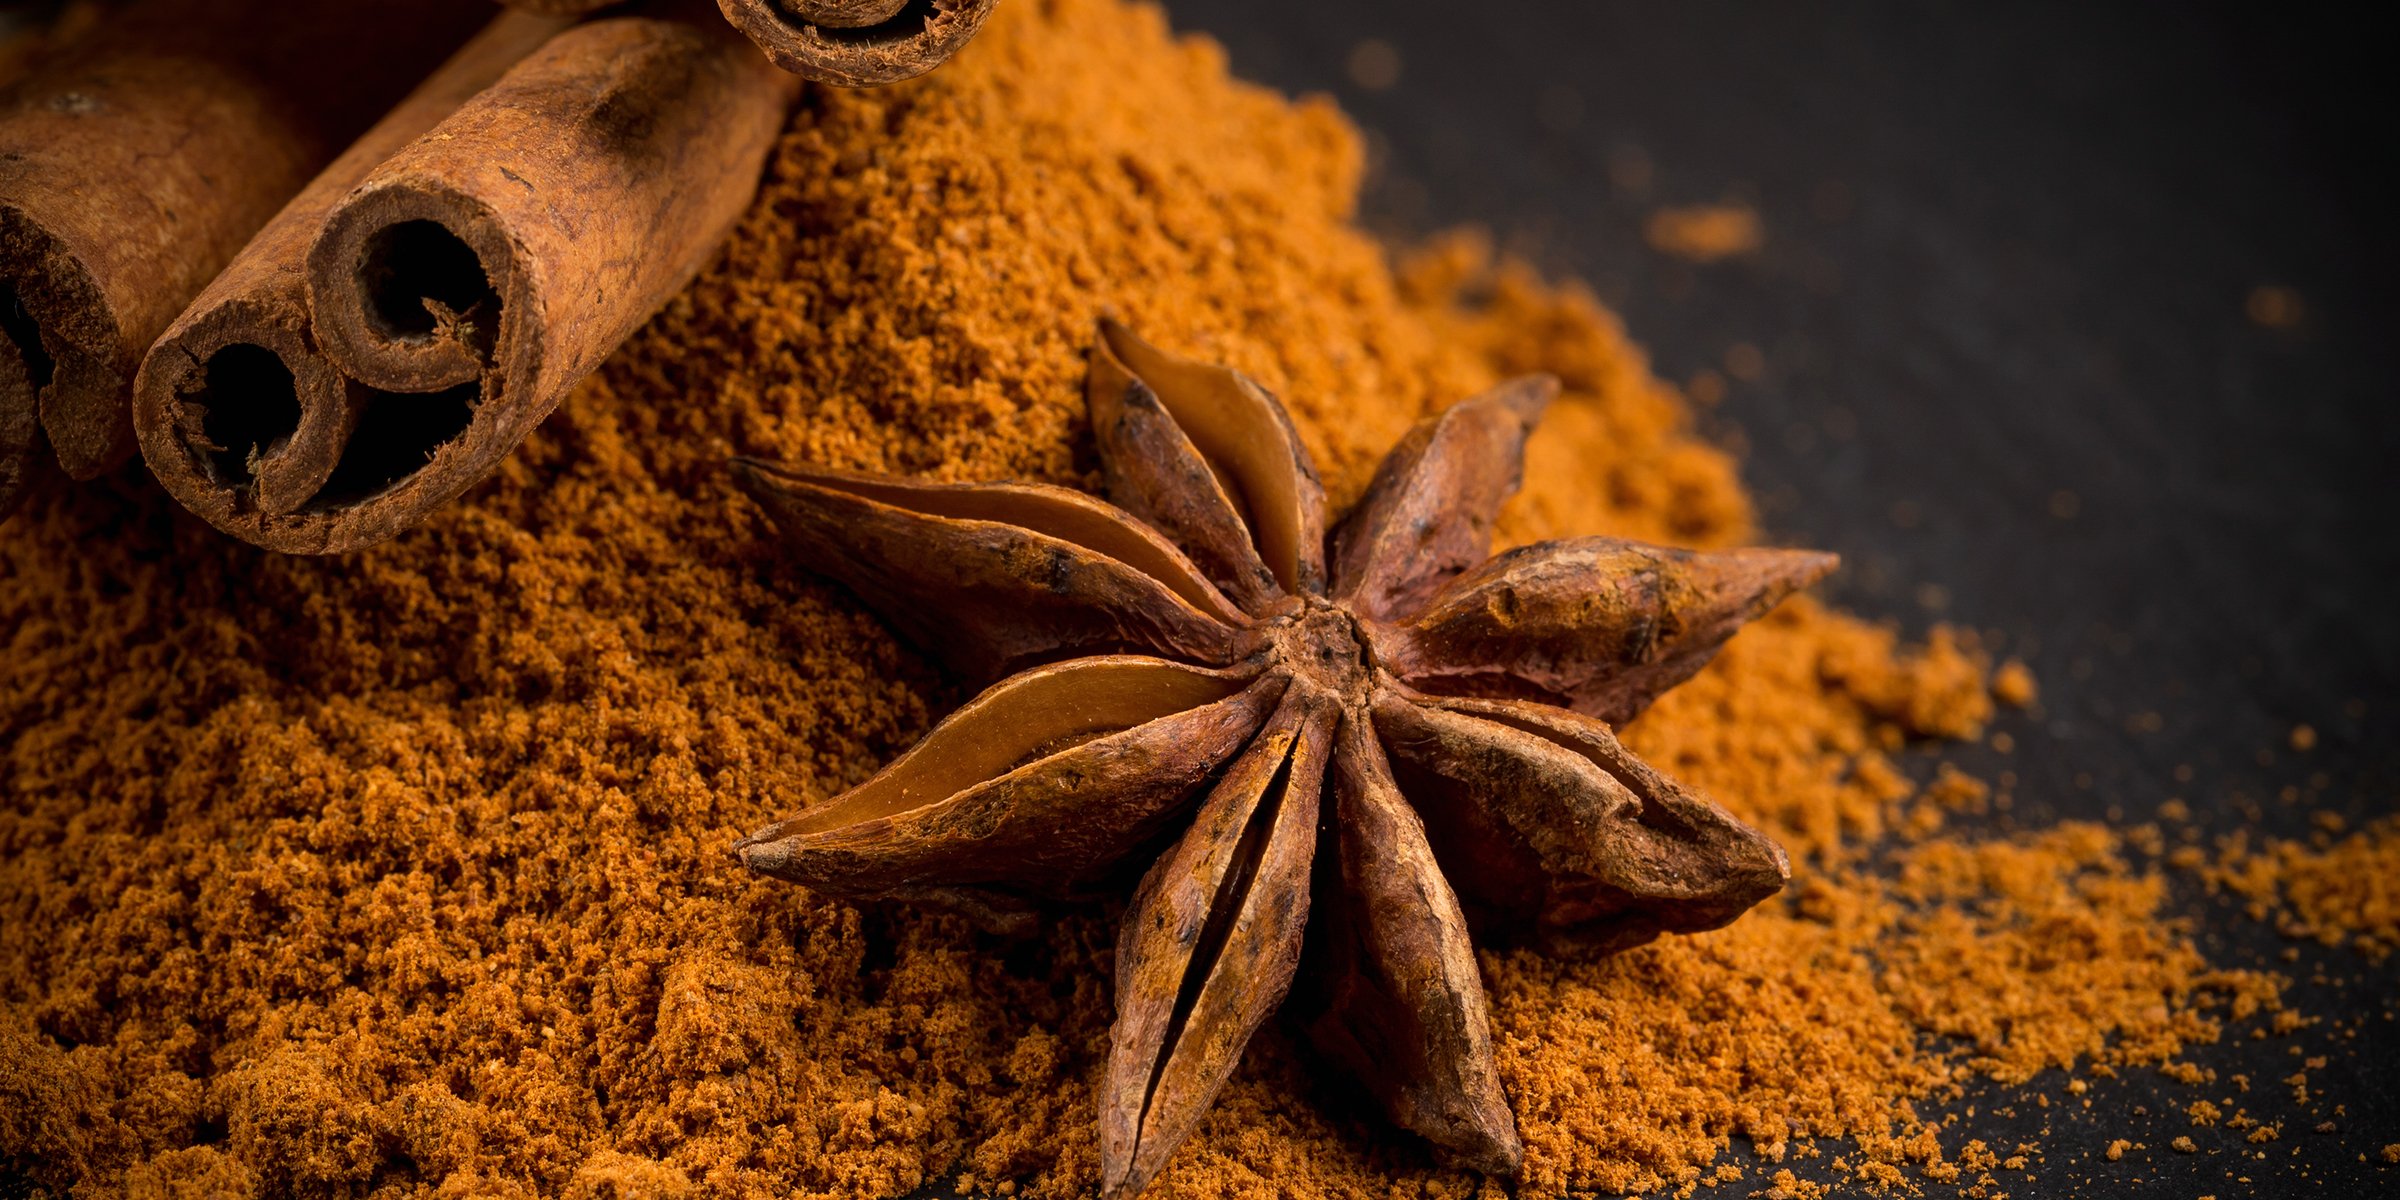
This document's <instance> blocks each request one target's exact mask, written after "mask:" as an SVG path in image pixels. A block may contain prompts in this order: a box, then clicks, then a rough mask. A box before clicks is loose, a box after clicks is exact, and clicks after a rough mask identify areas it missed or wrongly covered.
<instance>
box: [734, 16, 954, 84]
mask: <svg viewBox="0 0 2400 1200" xmlns="http://www.w3.org/2000/svg"><path fill="white" fill-rule="evenodd" d="M993 2H994V0H717V6H718V7H719V8H721V9H723V10H724V12H725V19H726V20H728V21H731V22H733V26H734V28H736V29H739V30H741V31H742V33H743V34H744V35H746V36H747V37H749V39H750V40H751V41H753V42H756V43H757V44H758V48H759V49H761V50H764V51H766V54H767V57H768V58H769V59H771V60H773V61H774V63H775V65H776V66H779V67H782V68H783V69H784V70H786V71H790V72H792V73H794V74H797V75H802V76H805V77H807V78H809V79H814V80H819V81H821V82H824V83H835V84H840V85H842V86H844V87H867V86H870V85H873V84H878V83H894V82H897V81H899V80H902V79H907V78H910V77H912V76H917V75H922V74H924V73H925V72H927V71H930V70H932V69H934V68H935V67H938V66H940V65H942V62H943V60H945V59H947V58H949V57H950V56H951V55H953V54H956V53H957V52H958V49H959V47H961V46H964V45H966V44H967V42H968V40H969V39H971V38H973V37H974V36H975V31H976V30H977V29H980V28H982V27H983V19H984V18H985V17H988V16H990V15H991V13H992V4H993Z"/></svg>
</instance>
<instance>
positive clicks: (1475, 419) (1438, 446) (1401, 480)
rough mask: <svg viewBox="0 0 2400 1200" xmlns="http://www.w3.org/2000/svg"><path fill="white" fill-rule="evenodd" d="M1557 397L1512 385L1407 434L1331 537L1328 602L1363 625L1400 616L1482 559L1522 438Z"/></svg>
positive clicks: (1512, 482) (1518, 472) (1512, 481)
mask: <svg viewBox="0 0 2400 1200" xmlns="http://www.w3.org/2000/svg"><path fill="white" fill-rule="evenodd" d="M1557 395H1558V380H1556V379H1554V378H1552V377H1550V376H1548V375H1528V376H1525V377H1523V378H1519V379H1512V380H1510V381H1509V382H1507V383H1504V384H1501V385H1500V386H1499V387H1496V388H1493V389H1492V390H1491V391H1488V392H1485V393H1483V394H1482V395H1480V396H1477V397H1475V398H1474V399H1472V400H1467V401H1464V402H1462V403H1459V404H1456V405H1453V406H1451V408H1450V409H1449V410H1447V411H1445V412H1443V413H1442V414H1441V415H1439V416H1436V417H1432V418H1429V419H1427V420H1425V421H1421V422H1419V423H1418V424H1417V427H1416V428H1414V429H1411V430H1410V431H1409V432H1408V435H1407V436H1406V437H1403V438H1401V439H1400V442H1399V444H1398V445H1395V446H1393V447H1392V451H1391V453H1390V454H1387V455H1385V456H1384V460H1383V465H1382V466H1381V467H1379V468H1377V469H1376V472H1375V479H1374V482H1372V483H1370V484H1369V485H1368V486H1367V494H1366V496H1365V497H1364V498H1362V499H1361V500H1360V501H1359V502H1358V507H1357V508H1356V509H1354V510H1352V511H1351V514H1350V517H1349V519H1348V520H1345V521H1343V522H1342V525H1341V528H1340V529H1338V530H1336V531H1335V533H1334V539H1333V578H1334V583H1335V592H1334V594H1335V598H1336V599H1339V600H1340V601H1342V603H1344V604H1345V605H1347V606H1349V608H1350V610H1351V611H1352V612H1355V613H1357V614H1358V615H1359V616H1361V617H1365V618H1368V619H1370V620H1378V621H1387V620H1397V619H1401V618H1404V617H1407V616H1409V615H1411V614H1413V613H1416V612H1418V611H1419V610H1421V609H1423V608H1424V607H1425V605H1426V603H1427V602H1428V601H1429V600H1431V599H1432V598H1433V595H1434V593H1435V592H1437V591H1439V590H1440V589H1441V587H1442V585H1444V584H1446V583H1448V582H1450V580H1451V579H1453V578H1455V577H1456V576H1457V575H1459V574H1460V573H1461V572H1463V571H1465V570H1467V569H1468V568H1470V567H1473V566H1474V565H1476V564H1477V563H1480V562H1482V561H1483V560H1484V559H1486V558H1488V557H1490V556H1491V553H1492V520H1493V518H1495V517H1497V516H1498V515H1499V513H1500V505H1501V503H1502V502H1504V501H1506V500H1507V499H1508V498H1509V497H1510V496H1512V495H1514V494H1516V490H1517V484H1518V481H1519V479H1520V478H1521V477H1522V475H1523V473H1524V467H1525V438H1526V435H1527V434H1529V433H1531V432H1532V431H1533V423H1534V422H1535V421H1537V420H1539V419H1541V415H1542V409H1543V408H1545V407H1547V406H1548V405H1549V403H1550V401H1551V399H1552V398H1553V397H1555V396H1557Z"/></svg>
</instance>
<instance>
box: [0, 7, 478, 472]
mask: <svg viewBox="0 0 2400 1200" xmlns="http://www.w3.org/2000/svg"><path fill="white" fill-rule="evenodd" d="M489 15H490V10H489V9H488V8H486V7H483V6H481V5H479V4H478V3H476V0H349V2H346V3H342V4H292V3H289V2H288V0H137V2H135V3H129V4H125V5H122V6H116V7H112V8H109V9H107V10H105V11H104V14H103V15H102V16H101V17H100V18H99V22H100V23H99V27H97V28H95V29H93V30H91V31H90V32H88V33H86V34H85V35H83V36H81V37H78V38H76V39H74V41H73V43H72V44H71V45H68V46H66V47H64V48H63V50H62V52H61V53H60V54H59V55H58V56H57V57H56V58H55V59H54V60H53V61H50V62H47V63H45V64H43V65H42V66H41V67H40V68H38V69H37V70H36V71H35V73H34V74H32V75H30V76H28V77H27V78H25V79H23V80H21V81H19V82H18V83H17V84H16V85H15V86H13V87H11V88H10V89H8V92H7V94H6V96H5V97H4V98H0V312H5V313H6V314H7V316H8V320H7V328H8V333H9V335H10V338H11V341H12V342H13V343H14V345H15V348H16V351H17V353H18V355H19V356H20V357H21V358H22V359H23V360H24V365H25V367H26V371H25V376H24V377H25V382H24V383H22V384H0V411H6V412H9V413H11V414H12V415H11V416H9V417H7V418H0V425H5V424H9V423H11V422H14V423H16V424H22V421H23V414H24V412H25V411H27V410H28V409H31V410H32V411H33V412H34V413H35V414H36V420H37V421H38V423H39V424H40V425H41V427H42V429H43V431H44V435H45V439H46V440H47V442H48V443H49V446H50V448H51V450H52V451H53V452H55V454H56V456H57V461H58V464H59V465H60V466H61V467H64V468H65V470H66V472H67V474H68V475H70V476H72V477H74V478H77V479H89V478H91V477H93V476H95V475H98V474H100V473H102V472H104V471H106V470H108V469H110V468H111V467H113V466H115V465H117V464H118V463H120V462H122V461H123V460H124V459H125V458H126V456H127V455H129V454H130V453H131V451H132V449H133V445H134V439H133V427H132V421H131V419H130V415H129V412H128V405H127V398H128V391H129V389H130V386H131V383H132V380H133V375H134V371H135V368H136V367H137V366H138V364H139V363H140V361H141V358H142V354H143V352H144V351H146V350H148V349H149V347H150V344H151V342H153V341H154V340H156V338H157V337H158V334H159V332H160V331H161V330H163V329H165V328H166V326H167V324H168V322H170V321H172V320H173V319H174V317H175V315H176V314H177V313H179V312H181V311H182V310H183V307H184V306H185V305H186V304H187V303H189V302H190V300H191V298H192V297H193V295H195V294H196V293H198V292H199V290H200V289H201V287H202V286H204V285H205V284H207V282H208V281H209V280H210V279H211V278H212V277H214V276H215V274H216V273H217V272H218V270H220V269H221V268H223V267H224V265H225V263H226V262H227V261H228V260H230V259H231V258H232V257H233V255H234V253H235V252H236V251H237V250H239V249H240V248H241V246H242V244H243V242H244V241H246V240H247V239H248V238H249V237H250V235H251V234H253V233H255V232H257V230H258V228H259V227H260V226H261V225H263V224H265V223H266V221H267V220H268V218H270V217H272V216H273V215H274V214H275V210H276V209H277V208H278V207H280V206H281V205H282V204H283V203H284V201H286V200H288V199H290V198H291V196H292V195H293V193H295V192H297V191H299V190H300V188H301V187H302V186H303V185H305V184H306V183H307V182H308V180H309V177H310V176H312V175H314V174H315V173H316V172H317V171H318V169H320V168H321V167H323V166H324V165H325V163H326V162H328V161H329V160H331V159H332V158H333V157H334V156H335V154H337V153H338V152H339V151H340V150H341V148H342V147H344V146H346V145H348V144H349V143H350V141H351V140H352V139H353V138H355V137H356V136H357V135H358V133H359V131H361V130H362V129H364V128H366V127H367V125H368V124H370V123H371V122H372V121H374V119H375V118H376V117H378V116H380V115H382V113H383V111H384V110H385V109H387V108H389V107H390V106H391V104H392V102H393V101H394V100H395V99H397V98H398V97H399V96H400V95H401V94H402V93H404V92H406V91H407V90H408V88H409V87H410V86H411V85H412V84H414V83H416V82H417V81H418V80H419V79H421V78H423V77H424V74H425V72H426V71H427V70H428V69H430V68H431V67H432V66H433V65H434V63H436V62H438V61H440V59H441V57H442V56H443V55H444V54H446V53H447V52H448V51H449V50H451V49H452V48H453V47H455V46H457V45H458V43H459V42H460V41H461V40H462V39H464V38H465V37H466V36H467V35H468V34H469V33H471V32H472V31H473V29H474V27H475V25H476V24H478V23H479V21H480V20H481V19H485V18H488V17H489Z"/></svg>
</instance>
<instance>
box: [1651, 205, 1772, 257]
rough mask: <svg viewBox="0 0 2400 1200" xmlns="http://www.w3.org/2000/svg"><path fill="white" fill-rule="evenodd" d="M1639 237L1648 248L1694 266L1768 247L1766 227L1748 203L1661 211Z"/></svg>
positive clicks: (1652, 214) (1652, 216) (1652, 217)
mask: <svg viewBox="0 0 2400 1200" xmlns="http://www.w3.org/2000/svg"><path fill="white" fill-rule="evenodd" d="M1642 235H1643V237H1644V238H1646V239H1647V240H1648V241H1649V243H1650V248H1651V249H1653V250H1656V251H1658V252H1659V253H1661V254H1667V255H1672V256H1674V257H1676V258H1680V259H1684V260H1686V261H1688V262H1696V263H1711V262H1716V261H1718V260H1720V259H1727V258H1732V257H1735V256H1736V255H1742V254H1756V253H1757V252H1758V250H1759V248H1760V247H1762V246H1764V245H1766V244H1767V230H1766V226H1765V224H1764V223H1762V222H1761V221H1760V220H1759V219H1758V210H1757V209H1754V208H1752V207H1750V206H1749V205H1747V204H1689V205H1680V206H1677V207H1673V208H1662V209H1659V210H1657V211H1655V212H1653V213H1651V214H1650V219H1649V220H1648V221H1647V222H1645V223H1644V224H1643V225H1642Z"/></svg>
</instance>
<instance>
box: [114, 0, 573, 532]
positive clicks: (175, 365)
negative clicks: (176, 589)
mask: <svg viewBox="0 0 2400 1200" xmlns="http://www.w3.org/2000/svg"><path fill="white" fill-rule="evenodd" d="M566 27H567V19H566V18H563V17H545V16H537V15H534V14H531V13H513V12H512V13H504V14H503V15H501V16H500V17H499V18H497V19H496V20H494V21H492V22H491V23H490V24H489V25H487V26H486V27H485V28H484V30H483V32H482V33H479V34H477V35H476V36H475V37H474V39H473V40H471V41H469V42H468V43H467V44H466V46H464V47H462V48H461V49H460V50H459V51H458V53H456V54H454V55H452V56H451V57H450V60H449V61H448V62H446V63H444V64H442V66H441V68H440V69H439V70H437V71H435V72H434V73H433V74H432V75H431V76H430V77H428V78H427V79H426V80H425V81H424V82H423V83H422V84H419V85H418V87H417V89H416V90H415V91H413V92H411V93H409V95H408V96H407V98H405V99H403V100H402V101H401V102H400V103H399V104H398V105H396V106H395V107H394V108H393V109H392V110H391V111H390V112H389V113H387V114H385V116H384V118H383V119H382V120H381V121H378V122H376V123H375V126H374V128H372V129H369V130H368V131H367V132H366V133H365V134H364V135H362V136H361V137H360V138H359V139H358V141H357V142H355V143H353V144H352V145H351V147H350V149H348V150H346V151H344V152H343V153H342V156H341V157H340V158H337V159H335V160H334V162H333V165H331V166H329V167H327V168H326V169H325V170H324V171H323V172H322V173H320V174H319V175H318V176H317V177H316V179H315V180H313V181H311V182H310V183H309V185H308V187H307V188H305V189H303V190H302V191H301V193H300V194H299V195H298V196H295V197H293V199H292V201H291V202H290V203H289V204H286V205H284V207H283V211H282V212H279V213H277V214H276V215H275V219H274V220H272V221H270V222H268V223H267V226H266V228H264V229H262V230H260V231H259V232H258V236H256V237H254V238H252V239H251V240H250V244H249V245H248V246H245V247H243V249H242V252H241V253H240V254H239V255H236V256H235V257H234V260H233V262H232V263H231V264H229V265H228V266H227V267H226V268H225V270H224V272H223V273H222V274H220V275H218V276H217V278H216V280H215V281H214V282H212V283H211V284H209V286H208V288H207V289H206V290H205V291H203V292H201V294H200V297H199V299H197V300H195V301H194V302H193V303H192V306H191V307H190V308H188V309H186V310H185V311H184V313H183V315H182V316H180V317H178V318H176V320H175V323H174V324H173V325H171V326H169V327H168V329H167V332H166V334H165V335H164V336H162V337H161V338H160V339H159V340H158V343H157V344H156V345H155V346H153V347H152V348H151V350H150V353H149V355H148V356H147V357H146V358H145V359H144V360H143V363H142V368H141V373H140V374H139V375H138V376H137V377H136V380H135V383H134V402H133V424H134V430H135V434H136V436H137V438H138V439H139V441H140V443H141V448H142V457H143V458H144V460H146V461H147V462H148V464H149V466H150V471H151V473H152V474H153V475H156V476H157V477H158V481H159V483H160V484H162V485H164V486H165V487H166V489H167V491H168V492H169V493H170V494H172V495H173V496H174V497H175V498H176V499H177V500H178V501H180V502H182V504H183V505H184V507H186V508H188V509H190V510H192V511H193V512H194V513H197V514H199V515H200V516H201V517H203V518H205V519H206V520H207V521H208V522H209V523H210V524H212V525H215V526H216V527H217V528H219V529H222V530H225V531H226V532H228V533H232V534H234V535H236V536H238V537H241V538H243V539H245V540H248V541H251V542H255V543H257V544H259V545H263V546H268V547H271V548H274V549H278V550H284V551H289V552H299V551H322V550H330V549H340V548H342V547H340V546H338V545H334V544H331V543H330V542H329V541H328V540H327V539H329V538H330V537H331V536H332V535H333V534H335V533H336V532H337V531H338V530H339V529H340V528H341V525H340V523H339V522H335V521H327V520H321V519H317V516H316V515H315V514H304V515H301V516H297V517H295V516H294V515H293V514H295V513H302V512H303V510H304V509H310V508H313V509H316V510H319V511H320V512H322V511H325V510H333V509H338V508H339V507H340V506H341V505H342V504H343V503H344V502H345V500H350V499H356V498H358V497H360V496H363V495H365V494H367V493H369V492H372V491H373V490H375V489H376V488H377V487H378V486H379V484H381V483H384V482H388V478H387V477H388V476H389V475H390V474H392V473H393V472H394V471H396V470H397V471H403V472H404V471H406V470H407V469H410V468H413V467H414V466H416V465H417V464H416V463H414V462H408V461H405V460H401V461H398V462H391V461H377V460H375V459H374V458H373V457H372V456H371V455H370V454H369V453H368V451H369V450H370V449H372V448H373V447H375V446H376V445H378V444H389V443H390V441H391V440H392V439H391V436H390V435H391V434H392V432H393V431H395V430H403V431H407V430H411V427H413V426H418V425H420V424H422V423H433V424H435V425H437V426H438V425H441V424H442V423H443V422H449V423H451V424H452V425H463V423H464V417H465V415H466V413H467V412H468V411H469V410H470V409H471V408H472V405H473V400H474V395H473V389H472V387H471V386H470V387H469V389H468V390H467V391H466V392H465V393H464V394H462V395H457V396H451V397H448V398H443V397H440V396H409V395H395V394H393V393H389V392H383V391H379V390H377V389H374V388H370V387H367V386H365V385H363V384H359V383H357V382H356V381H354V380H351V379H349V378H348V377H346V376H344V375H343V374H342V373H341V372H340V371H339V370H338V369H336V368H335V367H334V365H333V363H332V362H331V361H330V360H328V359H327V358H326V357H325V356H324V355H323V354H322V353H321V352H319V350H318V347H317V341H316V336H315V333H314V331H313V330H312V328H311V323H310V319H309V310H308V286H307V281H306V278H305V274H304V273H305V268H306V264H307V255H308V246H309V242H310V241H311V239H313V238H315V237H316V235H317V231H318V230H319V229H320V228H321V227H322V226H323V225H324V222H325V217H326V214H328V213H330V212H331V211H332V210H333V207H334V205H335V204H336V203H338V202H339V201H340V200H341V199H342V198H343V197H344V196H345V195H347V194H348V193H349V192H350V190H351V189H352V188H354V187H356V186H357V185H358V183H359V181H360V180H362V179H364V178H366V176H367V174H368V172H370V171H372V170H374V169H375V168H376V167H377V166H379V165H381V164H382V162H383V161H384V160H385V159H386V158H389V157H390V156H391V155H392V154H393V153H394V152H395V151H398V150H400V149H401V148H403V147H405V146H407V145H408V144H409V143H410V142H412V141H414V140H416V138H417V137H419V136H420V135H422V134H423V133H425V131H427V130H429V129H431V128H433V126H434V125H435V124H436V123H438V122H440V121H441V120H442V119H443V118H444V117H447V116H449V115H450V114H451V113H453V112H455V111H457V109H458V107H459V105H461V104H464V103H465V102H466V101H468V100H469V99H471V98H472V97H474V96H475V95H476V93H478V92H481V91H482V90H483V89H485V88H486V87H489V86H490V85H491V84H492V83H493V82H494V81H496V80H498V79H499V78H500V77H501V76H502V75H503V74H504V73H506V72H507V71H508V69H509V68H510V67H512V66H514V65H515V64H516V63H518V62H519V61H521V60H522V59H523V58H524V57H525V56H526V55H527V54H530V53H532V52H533V51H534V50H535V49H537V48H539V47H540V46H541V45H542V44H543V43H544V42H547V41H548V40H549V39H550V38H552V37H553V36H555V35H556V34H557V33H558V32H559V31H560V30H562V29H564V28H566ZM362 431H363V435H362ZM400 440H404V441H405V440H409V439H407V438H402V439H400ZM354 441H355V443H356V444H357V446H358V447H359V450H358V452H356V453H351V454H347V455H346V454H345V453H344V452H345V450H347V449H349V448H350V447H351V446H352V445H353V443H354Z"/></svg>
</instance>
